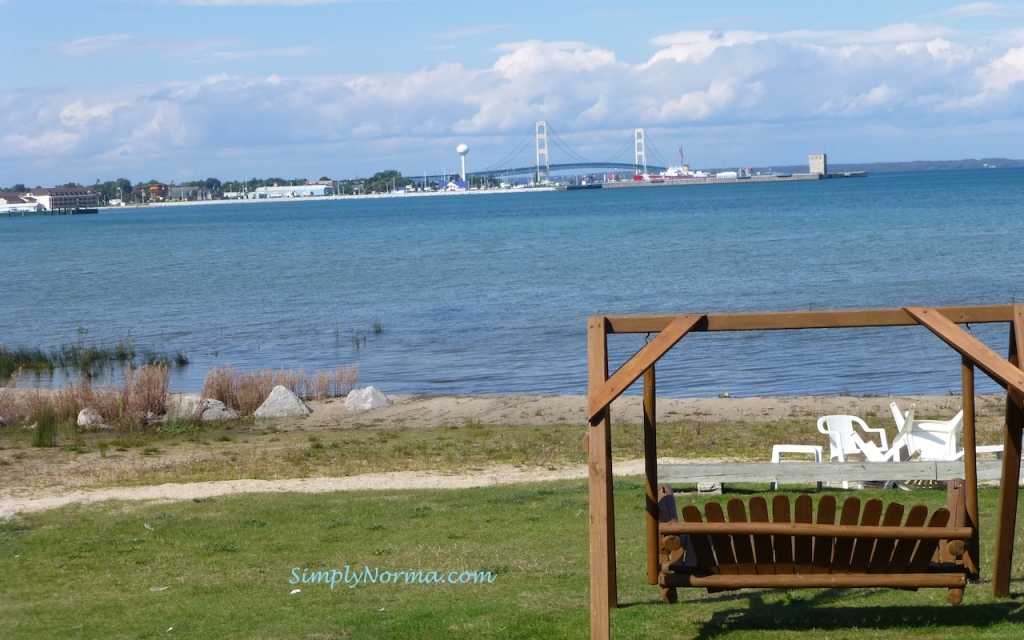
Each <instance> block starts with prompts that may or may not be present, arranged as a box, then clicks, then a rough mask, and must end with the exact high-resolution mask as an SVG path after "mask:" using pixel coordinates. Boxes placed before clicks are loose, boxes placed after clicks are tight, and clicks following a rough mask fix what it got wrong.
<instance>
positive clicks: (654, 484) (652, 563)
mask: <svg viewBox="0 0 1024 640" xmlns="http://www.w3.org/2000/svg"><path fill="white" fill-rule="evenodd" d="M656 397H657V393H656V386H655V377H654V365H651V366H650V367H648V368H647V370H646V371H644V477H645V480H646V483H647V486H646V490H647V583H648V584H658V574H659V573H661V566H660V565H661V562H660V547H661V544H660V541H659V540H658V521H659V520H660V509H659V501H658V421H657V404H656V402H657V400H656Z"/></svg>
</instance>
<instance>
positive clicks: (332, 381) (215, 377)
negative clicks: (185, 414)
mask: <svg viewBox="0 0 1024 640" xmlns="http://www.w3.org/2000/svg"><path fill="white" fill-rule="evenodd" d="M358 379H359V366H358V365H347V366H339V367H335V368H334V369H328V370H326V371H325V370H319V369H318V370H317V371H315V372H313V373H307V372H306V370H305V368H303V367H299V368H298V369H297V370H294V369H287V370H286V369H280V370H278V371H273V370H271V369H258V370H256V371H238V370H237V369H235V368H234V367H233V366H231V365H225V366H221V367H217V368H215V369H212V370H211V371H210V373H208V374H207V375H206V380H204V382H203V390H202V395H203V397H205V398H212V399H214V400H220V401H221V402H223V403H224V404H226V405H228V406H229V407H231V408H232V409H234V410H235V411H237V412H238V413H239V414H241V415H252V414H253V413H255V412H256V409H258V408H259V407H260V405H261V404H263V401H264V400H266V399H267V396H269V395H270V392H271V391H272V390H273V389H274V386H276V385H281V386H283V387H285V388H287V389H289V390H291V392H292V393H294V394H295V395H297V396H299V397H300V398H303V399H305V400H310V399H319V398H335V397H341V396H346V395H348V393H349V392H350V391H352V389H353V388H355V384H356V381H357V380H358Z"/></svg>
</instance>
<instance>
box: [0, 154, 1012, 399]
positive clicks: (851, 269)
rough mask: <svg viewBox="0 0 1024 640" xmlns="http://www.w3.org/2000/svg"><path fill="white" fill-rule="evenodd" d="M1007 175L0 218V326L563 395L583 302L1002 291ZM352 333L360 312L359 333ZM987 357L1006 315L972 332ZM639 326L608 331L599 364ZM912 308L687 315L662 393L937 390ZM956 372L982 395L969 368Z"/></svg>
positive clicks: (181, 377) (927, 336)
mask: <svg viewBox="0 0 1024 640" xmlns="http://www.w3.org/2000/svg"><path fill="white" fill-rule="evenodd" d="M1022 240H1024V171H1022V170H1009V169H1007V170H1001V169H1000V170H988V171H960V172H935V173H907V174H879V175H872V176H870V177H868V178H866V179H846V180H825V181H818V182H791V183H776V184H735V185H709V186H690V187H676V188H650V189H614V190H594V191H576V192H535V193H505V194H497V195H482V194H480V195H475V194H461V195H450V196H436V197H398V198H376V199H365V198H364V199H355V198H350V199H335V200H290V201H287V202H266V203H243V204H222V205H216V206H168V207H151V208H141V209H134V208H128V209H119V210H102V211H101V213H100V214H99V215H92V216H75V217H32V218H10V219H0V255H2V261H3V268H2V270H0V344H3V345H6V346H7V347H11V348H17V347H26V348H27V347H31V348H35V347H41V348H44V349H55V348H58V347H60V346H61V345H62V344H67V343H73V342H75V341H76V340H77V339H78V328H79V327H82V328H84V329H85V330H86V331H87V333H86V334H85V335H86V341H87V342H96V343H99V344H104V345H110V346H112V345H114V344H116V343H117V342H119V341H121V340H125V339H130V340H131V342H132V343H133V344H134V345H135V346H136V348H137V349H140V350H141V349H152V350H156V351H160V352H169V353H173V352H175V351H181V352H182V353H184V354H185V355H186V356H188V357H189V359H190V360H191V364H190V365H189V366H187V367H185V368H183V369H180V370H176V371H174V373H173V377H172V388H173V390H175V391H196V390H198V389H199V388H200V387H201V386H202V381H203V378H204V377H205V375H206V373H207V372H208V371H209V370H210V369H211V368H212V367H214V366H216V365H218V364H232V365H234V366H235V367H237V368H241V369H256V368H265V367H269V368H275V369H277V368H281V367H284V368H298V367H299V366H304V367H305V368H306V369H307V370H313V369H317V368H328V367H334V366H337V365H341V364H353V363H358V364H359V367H360V386H365V385H371V384H372V385H374V386H376V387H378V388H379V389H381V390H382V391H384V392H385V393H425V394H485V393H511V394H585V393H586V370H587V364H586V326H587V317H588V316H590V315H595V314H608V315H611V314H631V313H680V312H720V311H783V310H799V309H808V308H815V309H826V308H836V309H841V308H869V307H900V306H909V305H924V306H942V305H959V304H992V303H1009V302H1012V301H1014V300H1021V299H1024V278H1022V277H1021V276H1022V274H1024V269H1022V263H1024V260H1022V253H1021V249H1022ZM375 327H379V329H380V331H379V332H377V331H376V330H375ZM972 330H973V331H974V332H975V335H977V336H978V337H979V338H981V339H983V340H984V341H985V342H986V343H988V344H989V345H990V346H992V347H993V348H994V349H996V351H997V352H999V353H1003V354H1005V353H1006V346H1007V328H1006V327H1005V326H1003V325H999V326H989V327H984V326H983V327H972ZM642 343H643V337H616V338H615V339H614V341H613V343H612V347H613V351H614V353H615V357H616V359H617V360H620V361H621V360H622V359H625V358H626V357H628V355H630V354H631V353H632V352H633V351H635V349H636V348H638V347H639V346H641V345H642ZM959 375H960V374H959V356H957V355H956V354H955V353H954V352H953V351H952V350H951V349H949V348H948V347H946V346H945V345H944V344H943V343H941V342H940V341H939V340H938V339H937V338H935V337H934V336H932V334H931V333H929V332H928V331H927V330H926V329H923V328H908V329H895V330H894V329H885V330H874V329H862V330H844V331H835V330H833V331H801V332H774V333H771V334H767V335H766V334H751V333H744V334H728V335H726V334H717V335H711V334H701V335H694V336H690V337H687V338H686V339H684V341H683V342H682V343H681V347H677V349H676V351H675V352H674V353H673V355H671V356H669V357H668V359H667V360H665V361H664V362H663V364H660V365H659V377H658V383H659V392H660V393H662V394H663V395H675V396H702V395H717V394H719V393H729V394H730V395H733V396H740V395H760V394H778V395H789V394H805V393H806V394H835V393H856V394H903V393H946V392H949V391H954V392H959V388H960V377H959ZM978 378H979V390H982V391H995V390H998V388H997V387H996V386H995V385H993V384H991V383H989V382H988V381H987V378H985V377H984V375H983V374H981V375H979V376H978Z"/></svg>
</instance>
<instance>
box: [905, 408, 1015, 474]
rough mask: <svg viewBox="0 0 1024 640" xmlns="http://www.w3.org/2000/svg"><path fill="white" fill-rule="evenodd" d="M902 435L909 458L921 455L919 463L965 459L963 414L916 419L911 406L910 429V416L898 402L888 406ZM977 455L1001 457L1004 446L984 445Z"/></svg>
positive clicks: (977, 448)
mask: <svg viewBox="0 0 1024 640" xmlns="http://www.w3.org/2000/svg"><path fill="white" fill-rule="evenodd" d="M889 409H890V410H891V411H892V415H893V418H894V419H895V420H896V424H897V426H899V427H900V434H901V437H903V434H904V433H905V434H906V435H905V438H906V445H907V449H908V451H909V454H910V455H913V454H915V453H919V454H920V455H919V456H918V459H920V460H932V461H934V460H960V459H961V458H963V457H964V449H963V445H962V444H961V435H962V434H963V429H964V412H963V410H962V409H961V410H960V412H959V413H957V414H956V415H955V416H953V417H952V418H951V419H950V420H916V419H914V418H913V405H911V411H910V412H908V413H909V414H910V419H909V422H910V425H909V426H907V424H906V423H907V422H908V420H907V415H906V414H903V413H902V412H901V411H900V409H899V407H898V406H897V405H896V403H895V402H893V403H892V404H890V405H889ZM975 452H976V453H995V454H996V455H997V456H999V457H1002V454H1003V445H983V446H980V447H976V448H975Z"/></svg>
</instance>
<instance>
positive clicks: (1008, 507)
mask: <svg viewBox="0 0 1024 640" xmlns="http://www.w3.org/2000/svg"><path fill="white" fill-rule="evenodd" d="M1022 345H1024V305H1022V304H1015V305H1013V322H1012V324H1011V325H1010V349H1009V356H1008V357H1007V360H1009V361H1010V364H1013V365H1015V366H1016V367H1018V368H1022V367H1021V365H1022V364H1024V363H1022V361H1021V355H1020V349H1021V346H1022ZM1022 433H1024V395H1022V394H1021V393H1020V392H1018V391H1016V390H1014V389H1012V388H1007V391H1006V427H1005V430H1004V432H1003V477H1002V481H1001V482H1000V485H999V520H998V521H997V522H996V550H995V558H994V559H993V561H992V594H993V595H994V596H996V597H997V598H1005V597H1007V596H1009V595H1010V569H1011V568H1012V565H1013V538H1014V534H1015V530H1016V528H1017V500H1018V498H1019V496H1020V461H1021V436H1022Z"/></svg>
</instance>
